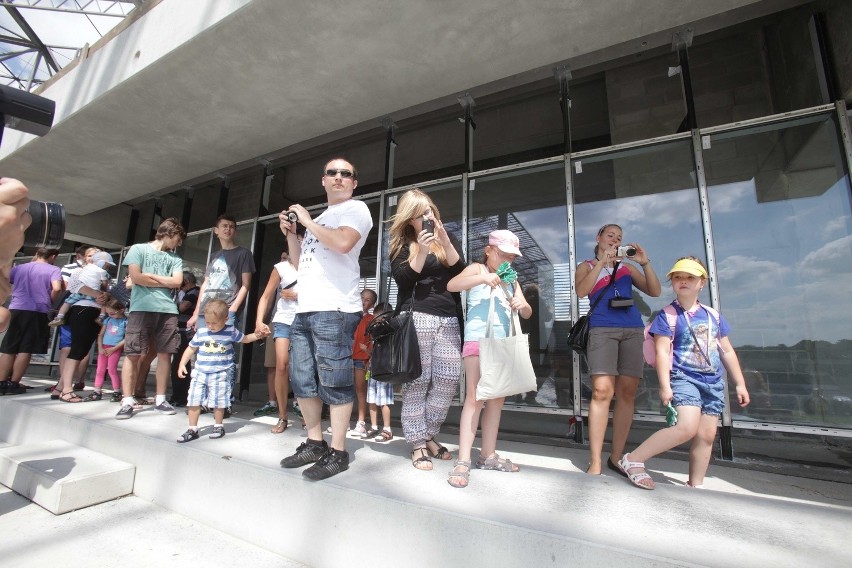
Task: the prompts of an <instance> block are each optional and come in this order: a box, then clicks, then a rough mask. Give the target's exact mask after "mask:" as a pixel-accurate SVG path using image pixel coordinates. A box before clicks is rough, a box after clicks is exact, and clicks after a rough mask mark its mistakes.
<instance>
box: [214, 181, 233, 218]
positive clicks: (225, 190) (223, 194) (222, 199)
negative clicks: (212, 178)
mask: <svg viewBox="0 0 852 568" xmlns="http://www.w3.org/2000/svg"><path fill="white" fill-rule="evenodd" d="M219 178H220V179H221V180H222V184H221V185H220V186H219V204H218V205H217V206H216V216H217V217H218V216H219V215H221V214H223V213H224V212H225V211H227V209H228V194H229V193H230V192H231V178H229V177H228V176H226V175H223V174H219Z"/></svg>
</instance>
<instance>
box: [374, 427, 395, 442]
mask: <svg viewBox="0 0 852 568" xmlns="http://www.w3.org/2000/svg"><path fill="white" fill-rule="evenodd" d="M391 440H393V433H392V432H391V431H390V430H382V431H381V432H380V433H379V434H377V435H376V441H377V442H390V441H391Z"/></svg>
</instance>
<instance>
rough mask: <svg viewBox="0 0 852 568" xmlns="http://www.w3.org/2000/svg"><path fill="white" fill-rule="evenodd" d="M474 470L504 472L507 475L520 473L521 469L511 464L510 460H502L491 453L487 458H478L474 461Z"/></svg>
mask: <svg viewBox="0 0 852 568" xmlns="http://www.w3.org/2000/svg"><path fill="white" fill-rule="evenodd" d="M476 469H486V470H491V471H504V472H507V473H515V472H517V471H521V468H519V467H518V466H516V465H515V464H513V463H512V460H507V459H503V458H501V457H500V456H498V455H497V453H496V452H495V453H493V454H491V455H490V456H488V457H487V458H485V457H482V456H481V455H480V456H479V459H477V460H476Z"/></svg>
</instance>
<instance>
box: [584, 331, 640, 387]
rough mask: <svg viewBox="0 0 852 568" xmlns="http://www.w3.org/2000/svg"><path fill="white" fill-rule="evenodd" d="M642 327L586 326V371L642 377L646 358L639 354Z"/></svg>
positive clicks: (596, 373)
mask: <svg viewBox="0 0 852 568" xmlns="http://www.w3.org/2000/svg"><path fill="white" fill-rule="evenodd" d="M644 340H645V329H644V328H642V327H593V328H591V329H590V330H589V347H588V349H587V350H586V360H587V361H588V363H589V375H591V376H595V375H612V376H616V375H623V376H627V377H640V378H641V377H642V373H643V371H644V368H645V360H644V359H643V357H642V342H643V341H644Z"/></svg>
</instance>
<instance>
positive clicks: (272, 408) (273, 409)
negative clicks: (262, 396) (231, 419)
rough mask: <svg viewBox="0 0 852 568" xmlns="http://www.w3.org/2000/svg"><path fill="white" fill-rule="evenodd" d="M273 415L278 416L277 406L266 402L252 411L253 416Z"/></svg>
mask: <svg viewBox="0 0 852 568" xmlns="http://www.w3.org/2000/svg"><path fill="white" fill-rule="evenodd" d="M273 414H275V415H277V414H278V405H277V404H270V403H268V402H267V403H266V404H264V405H263V406H261V407H260V408H258V409H257V410H255V411H254V415H255V416H271V415H273Z"/></svg>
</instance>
